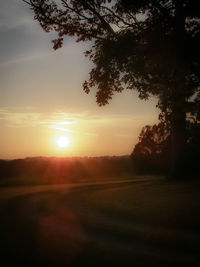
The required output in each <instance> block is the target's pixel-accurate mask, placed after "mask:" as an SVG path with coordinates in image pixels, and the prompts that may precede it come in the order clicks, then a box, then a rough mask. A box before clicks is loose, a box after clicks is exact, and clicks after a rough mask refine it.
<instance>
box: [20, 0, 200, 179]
mask: <svg viewBox="0 0 200 267" xmlns="http://www.w3.org/2000/svg"><path fill="white" fill-rule="evenodd" d="M24 2H26V3H28V4H29V5H30V7H31V9H33V11H34V13H35V19H36V20H38V21H39V23H40V25H41V27H42V28H43V29H44V30H45V31H46V32H49V31H56V32H57V33H58V38H57V39H56V40H53V45H54V49H58V48H60V47H62V44H63V38H64V37H65V36H73V37H75V38H76V40H77V42H79V41H91V44H92V45H91V50H88V51H86V52H85V55H86V56H88V57H89V59H90V60H91V61H92V62H93V63H94V67H93V68H92V70H91V71H90V76H89V80H88V81H85V82H84V83H83V89H84V90H85V92H86V93H89V92H90V89H91V88H92V87H95V88H96V90H97V93H96V99H97V103H98V104H99V105H100V106H101V105H105V104H107V103H108V102H109V100H110V99H111V98H112V96H113V94H114V93H115V92H121V91H122V90H123V89H125V88H127V89H135V90H137V91H138V92H139V97H140V98H142V99H147V98H148V97H149V96H150V95H154V96H157V97H158V99H159V102H158V106H159V108H160V109H161V112H164V113H165V114H166V116H167V118H168V121H169V122H170V124H171V145H172V149H171V150H172V160H171V166H172V168H171V175H172V176H176V175H178V173H179V167H178V166H180V159H181V158H182V155H183V153H184V149H185V148H184V147H185V144H186V117H187V113H188V112H191V111H192V109H193V102H194V101H195V98H196V97H198V96H199V95H200V90H199V88H200V86H199V85H200V49H199V47H200V9H199V7H198V1H194V0H182V1H180V0H134V1H129V0H60V1H59V0H58V1H56V2H55V1H54V2H53V1H50V0H24Z"/></svg>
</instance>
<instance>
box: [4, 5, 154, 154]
mask: <svg viewBox="0 0 200 267" xmlns="http://www.w3.org/2000/svg"><path fill="white" fill-rule="evenodd" d="M0 7H1V8H0V38H1V42H0V158H1V159H14V158H25V157H35V156H64V157H65V156H67V157H68V156H69V157H71V156H106V155H110V156H112V155H128V154H130V153H131V152H132V150H133V147H134V145H135V144H136V143H137V141H138V135H139V133H140V131H141V129H142V127H143V126H145V125H147V124H150V125H151V124H154V123H156V122H157V119H158V113H159V110H158V109H157V108H156V104H157V100H156V99H155V98H151V99H149V100H148V101H144V100H140V99H139V98H138V94H137V92H136V91H133V90H125V91H123V92H122V93H119V94H117V95H115V96H114V97H113V99H112V100H111V102H110V104H109V105H106V106H103V107H99V106H98V105H97V104H96V99H95V93H96V92H95V89H94V90H93V91H92V92H91V93H90V94H89V95H87V94H86V93H85V92H84V91H83V90H82V83H83V82H84V81H85V80H87V78H88V73H89V71H90V70H91V68H92V63H91V62H89V60H88V59H87V58H85V56H84V54H83V52H84V51H85V50H86V49H87V48H88V47H89V46H90V43H83V42H81V43H76V42H75V41H74V39H73V38H69V37H66V38H65V41H64V46H63V48H62V49H58V50H56V51H54V50H53V46H52V43H51V40H52V39H54V37H55V36H56V35H55V33H46V32H44V31H43V30H42V29H41V28H40V26H39V24H38V22H37V21H34V20H33V13H32V11H31V10H29V8H28V6H27V5H26V4H25V3H23V2H22V1H21V0H9V1H8V0H1V2H0ZM63 135H65V136H67V137H68V138H69V140H70V144H69V146H68V147H65V148H62V147H58V146H57V140H58V138H59V137H60V136H63Z"/></svg>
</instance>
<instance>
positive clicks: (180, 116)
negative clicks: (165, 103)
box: [169, 106, 187, 179]
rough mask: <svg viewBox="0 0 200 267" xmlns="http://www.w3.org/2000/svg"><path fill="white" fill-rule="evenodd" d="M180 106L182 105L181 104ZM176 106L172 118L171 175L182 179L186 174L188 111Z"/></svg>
mask: <svg viewBox="0 0 200 267" xmlns="http://www.w3.org/2000/svg"><path fill="white" fill-rule="evenodd" d="M179 108H180V106H179ZM183 109H184V106H182V109H181V108H180V109H177V107H176V108H174V110H173V112H172V118H171V166H170V171H169V177H170V178H173V179H177V178H178V179H179V178H180V179H182V178H183V177H185V176H186V174H187V170H186V164H185V163H186V113H185V111H184V110H183Z"/></svg>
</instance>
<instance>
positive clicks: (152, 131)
mask: <svg viewBox="0 0 200 267" xmlns="http://www.w3.org/2000/svg"><path fill="white" fill-rule="evenodd" d="M169 144H170V128H169V125H167V123H165V122H164V121H162V122H160V123H158V124H154V125H153V126H150V125H146V126H144V127H143V128H142V131H141V133H140V135H139V142H138V143H137V144H136V145H135V147H134V149H133V152H132V154H131V157H132V158H133V160H134V163H135V164H136V166H135V167H136V171H139V172H143V173H149V172H154V173H155V172H156V173H163V174H164V173H166V171H167V168H168V167H169V156H170V145H169Z"/></svg>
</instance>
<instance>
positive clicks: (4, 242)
mask: <svg viewBox="0 0 200 267" xmlns="http://www.w3.org/2000/svg"><path fill="white" fill-rule="evenodd" d="M132 180H133V179H132ZM199 193H200V182H198V181H192V182H186V181H184V182H172V181H166V180H164V179H163V178H162V177H137V179H135V181H126V182H125V183H119V182H118V183H117V182H116V183H115V181H112V183H105V184H104V183H100V184H98V183H96V184H88V185H83V184H82V185H80V186H77V185H76V186H68V185H59V186H52V185H51V186H33V187H30V186H29V187H16V188H14V187H13V188H1V189H0V194H1V196H0V212H1V213H0V214H1V215H0V216H1V218H0V219H1V241H0V242H1V254H2V255H1V259H2V260H6V261H7V265H8V264H10V263H11V262H12V263H14V265H17V264H26V266H103V265H107V266H115V265H117V266H200V228H199V225H200V213H199V211H200V194H199ZM7 265H6V266H7ZM14 265H13V264H12V266H14Z"/></svg>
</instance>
